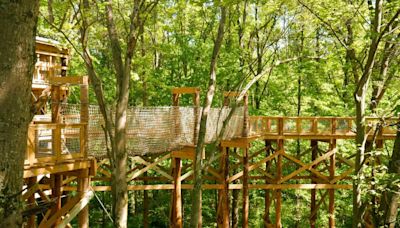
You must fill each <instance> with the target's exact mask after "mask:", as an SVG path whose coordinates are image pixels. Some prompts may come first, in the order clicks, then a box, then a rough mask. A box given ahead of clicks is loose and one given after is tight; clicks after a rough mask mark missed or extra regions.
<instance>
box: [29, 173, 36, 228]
mask: <svg viewBox="0 0 400 228" xmlns="http://www.w3.org/2000/svg"><path fill="white" fill-rule="evenodd" d="M36 181H37V177H30V178H28V183H27V184H28V186H27V187H28V189H30V188H32V187H33V186H34V185H35V184H36ZM28 204H29V206H32V205H34V204H35V193H33V194H32V195H31V196H30V197H29V198H28ZM27 227H30V228H35V227H36V215H31V216H30V217H29V218H28V222H27Z"/></svg>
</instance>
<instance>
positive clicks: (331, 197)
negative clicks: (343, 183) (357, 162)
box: [328, 139, 336, 228]
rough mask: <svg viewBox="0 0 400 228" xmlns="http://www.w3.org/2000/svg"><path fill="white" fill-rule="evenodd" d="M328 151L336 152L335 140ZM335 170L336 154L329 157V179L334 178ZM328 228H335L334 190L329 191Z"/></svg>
mask: <svg viewBox="0 0 400 228" xmlns="http://www.w3.org/2000/svg"><path fill="white" fill-rule="evenodd" d="M330 150H336V139H332V140H331V143H330ZM335 169H336V152H334V153H333V154H332V156H330V162H329V179H331V180H332V179H334V178H335ZM328 191H329V227H330V228H334V227H335V189H329V190H328Z"/></svg>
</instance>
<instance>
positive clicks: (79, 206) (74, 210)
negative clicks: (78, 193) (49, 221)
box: [56, 191, 94, 228]
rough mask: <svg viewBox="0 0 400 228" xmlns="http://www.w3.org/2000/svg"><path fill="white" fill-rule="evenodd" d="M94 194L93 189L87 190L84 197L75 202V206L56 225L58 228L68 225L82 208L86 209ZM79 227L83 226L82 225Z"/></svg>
mask: <svg viewBox="0 0 400 228" xmlns="http://www.w3.org/2000/svg"><path fill="white" fill-rule="evenodd" d="M93 196H94V192H93V191H88V192H86V193H85V194H84V195H83V196H82V198H81V199H80V200H79V202H78V203H77V204H75V206H74V207H73V208H72V209H71V210H70V212H69V213H68V214H67V215H66V216H65V217H64V219H63V220H62V221H61V223H60V224H59V225H58V226H56V227H57V228H64V227H66V226H67V225H68V223H70V222H71V221H72V219H74V218H75V217H76V216H77V215H78V213H79V212H80V211H81V210H84V209H85V208H87V205H88V204H89V202H90V200H91V199H92V198H93ZM79 227H80V228H82V226H81V225H80V226H79Z"/></svg>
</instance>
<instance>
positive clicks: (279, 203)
mask: <svg viewBox="0 0 400 228" xmlns="http://www.w3.org/2000/svg"><path fill="white" fill-rule="evenodd" d="M280 122H281V123H280V124H279V125H280V127H279V128H280V129H279V131H280V132H281V133H283V120H281V121H280ZM283 144H284V141H283V139H279V140H278V151H282V153H284V148H283ZM282 165H283V164H282V155H281V154H279V155H278V162H277V164H276V166H277V167H276V169H277V170H276V171H277V172H276V175H277V182H278V181H280V180H281V179H282ZM275 217H276V227H277V228H281V227H282V190H281V189H277V190H276V204H275Z"/></svg>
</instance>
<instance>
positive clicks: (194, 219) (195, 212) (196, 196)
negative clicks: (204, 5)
mask: <svg viewBox="0 0 400 228" xmlns="http://www.w3.org/2000/svg"><path fill="white" fill-rule="evenodd" d="M225 20H226V9H225V7H221V18H220V21H219V27H218V35H217V39H216V41H215V44H214V49H213V53H212V56H211V63H210V80H209V82H208V90H207V95H206V98H205V104H204V107H203V111H202V115H201V119H200V129H199V137H198V141H197V147H196V155H195V160H194V184H193V185H194V187H193V195H192V198H193V200H192V214H191V221H190V227H192V228H198V226H199V219H200V216H201V185H202V167H203V161H202V154H203V150H204V147H205V136H206V127H207V126H206V125H207V117H208V113H209V112H210V108H211V104H212V101H213V98H214V92H215V85H216V70H217V59H218V54H219V50H220V48H221V45H222V40H223V37H224V26H225Z"/></svg>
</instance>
